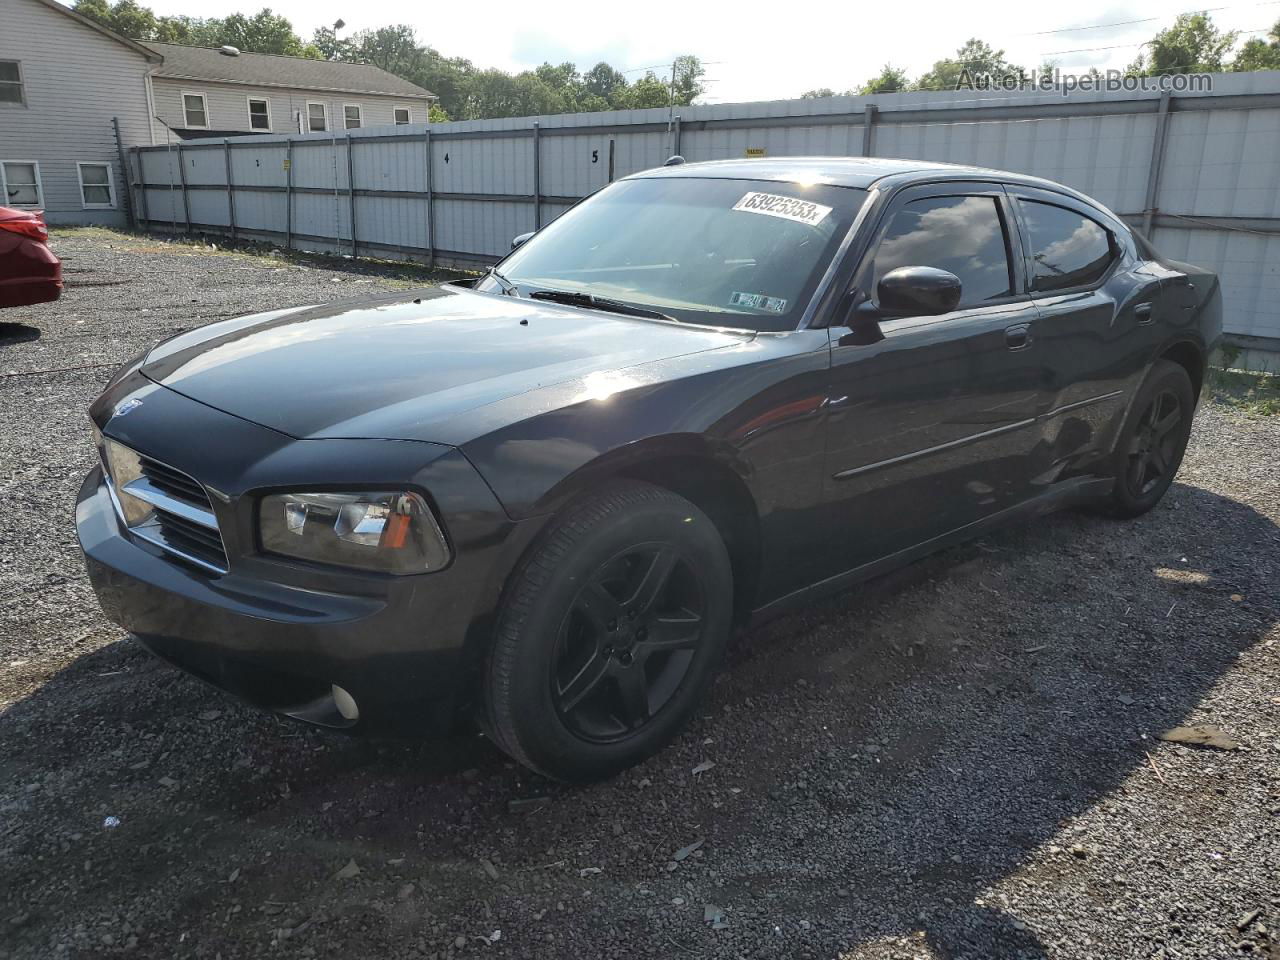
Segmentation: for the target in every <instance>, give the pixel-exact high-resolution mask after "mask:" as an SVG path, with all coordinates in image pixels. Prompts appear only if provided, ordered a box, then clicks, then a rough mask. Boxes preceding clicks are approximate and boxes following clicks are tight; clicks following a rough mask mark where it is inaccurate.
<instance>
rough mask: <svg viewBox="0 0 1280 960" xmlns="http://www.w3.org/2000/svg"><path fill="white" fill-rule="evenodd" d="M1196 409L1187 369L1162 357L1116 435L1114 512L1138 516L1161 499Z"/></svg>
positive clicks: (1128, 516) (1175, 465) (1113, 465)
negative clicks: (1118, 433)
mask: <svg viewBox="0 0 1280 960" xmlns="http://www.w3.org/2000/svg"><path fill="white" fill-rule="evenodd" d="M1194 412H1195V393H1194V391H1193V390H1192V387H1191V378H1190V377H1189V376H1188V375H1187V371H1186V369H1185V368H1183V367H1182V366H1180V365H1178V364H1176V363H1173V362H1172V361H1169V360H1157V361H1156V362H1155V365H1154V366H1153V367H1152V368H1151V372H1150V373H1149V374H1148V375H1147V379H1146V381H1145V382H1144V383H1143V385H1142V388H1141V389H1140V390H1139V391H1138V396H1137V397H1136V398H1135V400H1134V402H1133V406H1132V407H1131V408H1130V410H1129V416H1128V418H1127V419H1126V420H1125V424H1124V428H1123V429H1122V430H1121V432H1120V436H1119V437H1118V438H1117V440H1116V448H1115V453H1114V454H1113V460H1112V469H1111V474H1112V476H1114V477H1115V487H1114V488H1113V489H1112V491H1111V503H1110V507H1111V513H1112V514H1113V515H1115V516H1116V517H1119V518H1122V519H1129V518H1132V517H1138V516H1141V515H1142V514H1144V513H1146V512H1147V511H1148V510H1150V509H1151V508H1152V507H1154V506H1155V505H1156V504H1157V503H1159V502H1160V499H1161V498H1162V497H1163V496H1164V494H1165V491H1166V490H1168V489H1169V485H1170V484H1172V483H1173V478H1174V476H1175V475H1176V474H1177V472H1178V467H1179V466H1180V465H1181V463H1182V456H1183V454H1184V453H1185V452H1186V449H1187V440H1188V438H1189V437H1190V436H1191V418H1192V415H1193V414H1194ZM1162 424H1164V426H1163V427H1162V426H1161V425H1162Z"/></svg>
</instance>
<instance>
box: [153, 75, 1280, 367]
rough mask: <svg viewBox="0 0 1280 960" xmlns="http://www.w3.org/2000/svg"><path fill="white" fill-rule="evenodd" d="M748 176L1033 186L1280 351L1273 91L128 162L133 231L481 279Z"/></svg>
mask: <svg viewBox="0 0 1280 960" xmlns="http://www.w3.org/2000/svg"><path fill="white" fill-rule="evenodd" d="M672 153H680V154H682V155H684V156H685V157H686V159H688V160H689V161H691V162H693V161H698V160H714V159H724V158H729V157H743V156H769V157H782V156H802V155H827V156H885V157H907V158H916V159H926V160H940V161H949V162H953V163H969V164H979V165H981V166H986V167H995V168H999V169H1005V170H1015V171H1023V172H1027V173H1034V174H1036V175H1038V176H1043V177H1047V178H1049V179H1052V180H1057V181H1060V182H1062V183H1066V184H1068V185H1070V186H1073V187H1076V188H1077V189H1079V190H1082V191H1084V192H1085V193H1087V194H1089V195H1091V196H1093V197H1095V198H1097V199H1098V200H1100V201H1101V202H1103V203H1105V204H1106V205H1107V206H1109V207H1110V208H1111V209H1112V210H1114V211H1116V212H1117V213H1118V214H1120V215H1121V216H1123V217H1125V218H1126V219H1127V220H1129V221H1130V222H1132V223H1133V224H1135V225H1136V226H1139V227H1145V228H1146V230H1147V232H1148V234H1151V235H1152V236H1153V241H1154V243H1155V244H1156V246H1157V247H1159V248H1160V249H1161V250H1162V252H1164V253H1165V254H1167V255H1168V256H1172V257H1174V258H1176V259H1181V260H1189V261H1193V262H1196V263H1201V264H1204V265H1206V266H1210V267H1213V268H1216V269H1217V270H1218V271H1219V273H1220V274H1221V275H1222V279H1223V285H1224V291H1225V294H1226V301H1227V304H1226V305H1227V329H1228V331H1229V332H1230V333H1231V334H1232V335H1233V339H1234V341H1235V342H1236V343H1237V344H1238V345H1240V346H1245V347H1252V348H1258V349H1263V350H1271V351H1280V72H1261V73H1249V74H1224V75H1219V76H1216V77H1214V84H1213V89H1212V91H1211V92H1203V93H1188V94H1177V95H1173V96H1170V95H1169V94H1168V93H1163V94H1162V93H1160V92H1158V91H1151V92H1123V91H1115V92H1098V91H1091V92H1088V93H1080V92H1076V93H1073V94H1072V95H1071V96H1070V97H1062V96H1060V95H1058V94H1053V93H1048V94H1046V93H1034V94H1027V93H994V92H984V93H968V92H964V91H957V92H953V93H952V92H949V93H933V92H927V93H912V94H896V95H891V96H877V97H834V98H830V99H826V100H788V101H777V102H770V103H751V104H726V105H716V106H697V107H683V108H680V109H679V115H678V116H673V115H672V114H671V112H670V111H668V110H666V109H660V110H634V111H615V112H609V113H595V114H571V115H562V116H554V117H534V118H519V119H505V120H477V121H464V122H459V123H444V124H432V125H430V126H422V125H417V126H402V127H380V128H376V129H369V130H352V131H344V132H343V133H340V134H333V133H326V134H305V135H286V136H255V137H244V138H238V139H230V140H191V141H186V142H184V143H181V144H171V145H169V146H162V147H144V148H137V149H135V150H133V151H132V156H131V163H130V166H131V168H132V169H131V176H130V179H131V181H132V199H133V209H134V211H135V212H136V215H137V217H138V218H139V220H140V221H141V222H142V224H143V225H144V226H146V227H147V228H150V229H169V230H175V231H185V232H200V233H210V234H220V235H229V236H232V237H243V238H252V239H260V240H267V241H270V242H273V243H277V244H281V245H283V246H288V247H294V248H298V249H306V250H318V251H327V252H335V253H340V254H349V255H352V256H372V257H390V258H401V259H411V260H417V261H421V262H425V263H428V264H432V265H441V266H452V267H475V266H478V265H481V264H485V263H489V262H492V261H493V260H494V259H496V258H497V257H498V256H500V255H501V254H502V253H504V252H505V251H506V250H507V249H508V247H509V245H510V241H511V238H512V237H513V236H515V235H516V234H519V233H524V232H526V231H528V230H533V229H536V228H537V227H538V226H541V225H542V224H545V223H548V222H550V221H551V220H552V219H554V218H555V217H556V216H558V215H559V214H560V213H562V212H563V211H564V210H565V209H566V208H567V207H568V206H569V205H570V204H572V203H574V202H575V201H577V200H578V199H579V198H581V197H583V196H587V195H589V194H590V193H592V192H593V191H595V190H598V189H599V188H600V187H602V186H604V185H605V184H606V183H608V182H609V181H610V180H612V179H614V178H616V177H621V176H625V175H627V174H629V173H633V172H636V171H639V170H643V169H647V168H650V167H654V166H657V165H659V164H661V163H662V162H663V161H664V160H666V159H667V157H668V156H670V155H671V154H672Z"/></svg>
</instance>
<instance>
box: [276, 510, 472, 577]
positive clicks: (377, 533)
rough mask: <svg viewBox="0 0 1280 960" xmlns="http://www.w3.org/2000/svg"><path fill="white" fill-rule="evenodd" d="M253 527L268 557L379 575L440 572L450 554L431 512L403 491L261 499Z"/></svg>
mask: <svg viewBox="0 0 1280 960" xmlns="http://www.w3.org/2000/svg"><path fill="white" fill-rule="evenodd" d="M258 529H259V530H260V532H261V537H262V548H263V549H264V550H266V551H267V552H268V553H275V554H279V555H281V556H285V557H294V558H296V559H298V560H310V561H312V562H314V563H332V564H337V565H338V566H343V567H360V568H362V569H366V570H379V571H382V572H383V573H399V574H403V573H426V572H428V571H431V570H439V569H440V568H441V567H443V566H444V565H445V564H447V563H448V562H449V556H450V553H449V545H448V543H447V542H446V541H445V538H444V534H443V533H442V532H441V531H440V526H439V524H437V523H436V519H435V517H434V516H433V515H432V513H431V508H430V507H428V506H427V504H426V501H424V500H423V499H422V497H420V496H418V494H416V493H408V492H404V491H392V492H381V491H380V492H377V493H283V494H276V495H273V496H269V497H263V499H262V502H261V504H260V505H259V507H258Z"/></svg>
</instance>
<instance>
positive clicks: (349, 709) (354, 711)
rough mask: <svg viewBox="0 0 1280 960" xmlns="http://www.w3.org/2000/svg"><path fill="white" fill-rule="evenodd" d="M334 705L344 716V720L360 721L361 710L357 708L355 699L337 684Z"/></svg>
mask: <svg viewBox="0 0 1280 960" xmlns="http://www.w3.org/2000/svg"><path fill="white" fill-rule="evenodd" d="M333 703H334V706H336V707H337V708H338V712H339V713H340V714H342V719H343V720H359V719H360V708H359V707H357V706H356V699H355V697H353V696H351V694H349V693H347V691H345V690H343V689H342V688H341V687H340V686H338V685H337V684H336V683H335V684H334V685H333Z"/></svg>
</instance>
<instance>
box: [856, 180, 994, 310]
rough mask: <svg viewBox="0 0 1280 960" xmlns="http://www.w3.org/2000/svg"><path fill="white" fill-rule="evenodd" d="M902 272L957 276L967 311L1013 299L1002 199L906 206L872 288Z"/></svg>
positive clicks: (935, 200) (889, 234) (879, 254)
mask: <svg viewBox="0 0 1280 960" xmlns="http://www.w3.org/2000/svg"><path fill="white" fill-rule="evenodd" d="M898 267H936V268H938V269H939V270H946V271H948V272H949V273H954V274H955V275H956V276H957V277H959V278H960V283H961V293H960V307H961V308H964V307H972V306H977V305H979V304H982V303H985V302H986V301H989V300H999V299H1001V298H1002V297H1007V296H1009V295H1010V294H1011V293H1012V292H1013V282H1012V277H1011V275H1010V272H1009V244H1008V241H1007V238H1006V235H1005V228H1004V221H1003V219H1002V218H1001V216H1000V208H999V205H998V203H997V201H996V198H995V197H989V196H983V197H962V196H957V197H930V198H928V199H926V200H912V201H910V202H909V203H906V204H904V205H903V207H902V209H900V210H899V211H898V212H897V213H896V214H894V217H893V221H892V222H891V223H890V224H889V229H888V231H886V233H885V235H884V237H883V239H881V241H880V248H879V249H878V250H877V251H876V260H875V270H874V273H873V280H872V289H873V290H875V289H877V288H878V287H879V285H880V278H881V277H883V276H884V275H885V274H886V273H888V272H889V271H890V270H894V269H896V268H898Z"/></svg>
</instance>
